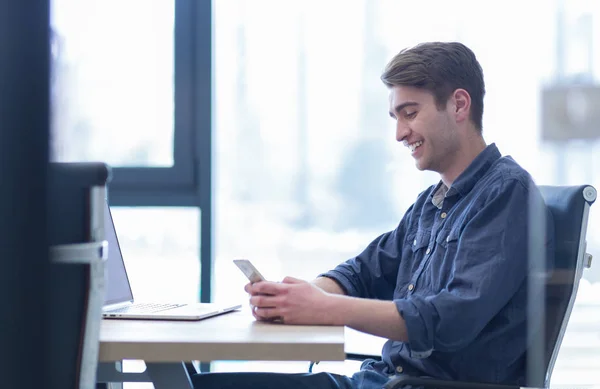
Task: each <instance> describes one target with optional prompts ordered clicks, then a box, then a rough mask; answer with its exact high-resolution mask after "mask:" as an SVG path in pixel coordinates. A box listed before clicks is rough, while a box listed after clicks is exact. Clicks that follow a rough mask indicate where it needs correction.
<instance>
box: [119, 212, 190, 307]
mask: <svg viewBox="0 0 600 389" xmlns="http://www.w3.org/2000/svg"><path fill="white" fill-rule="evenodd" d="M111 213H112V216H113V221H114V224H115V229H116V230H117V235H118V239H119V246H120V248H121V253H122V255H123V260H124V261H125V266H126V268H127V275H128V277H129V282H130V284H131V289H132V290H133V296H134V298H135V299H136V301H151V302H197V301H199V294H198V290H199V289H200V260H199V253H200V247H199V246H200V245H199V242H200V211H199V209H198V208H195V207H168V208H167V207H112V208H111Z"/></svg>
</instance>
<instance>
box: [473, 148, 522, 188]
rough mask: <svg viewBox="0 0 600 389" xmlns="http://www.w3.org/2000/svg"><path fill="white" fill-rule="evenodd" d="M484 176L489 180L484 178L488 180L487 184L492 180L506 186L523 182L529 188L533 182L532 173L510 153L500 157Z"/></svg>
mask: <svg viewBox="0 0 600 389" xmlns="http://www.w3.org/2000/svg"><path fill="white" fill-rule="evenodd" d="M484 178H487V180H483V181H487V182H485V184H486V185H489V184H490V181H491V182H493V183H495V184H496V185H498V186H501V187H505V186H506V185H507V184H512V185H515V184H521V185H523V187H524V188H525V189H526V190H527V189H529V188H530V187H531V185H532V184H533V178H532V177H531V174H529V172H528V171H527V170H526V169H525V168H523V167H522V166H521V165H519V163H517V161H515V160H514V159H513V158H512V157H511V156H510V155H507V156H503V157H501V158H498V160H497V161H496V162H495V163H494V164H493V165H492V167H491V168H490V169H489V170H488V174H486V177H484Z"/></svg>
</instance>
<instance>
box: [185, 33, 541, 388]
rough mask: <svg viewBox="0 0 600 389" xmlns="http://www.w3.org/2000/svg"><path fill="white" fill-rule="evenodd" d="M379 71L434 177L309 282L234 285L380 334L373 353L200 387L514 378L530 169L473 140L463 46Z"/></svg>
mask: <svg viewBox="0 0 600 389" xmlns="http://www.w3.org/2000/svg"><path fill="white" fill-rule="evenodd" d="M381 79H382V81H383V82H384V84H385V85H386V86H387V87H388V88H389V91H390V99H389V101H390V107H389V114H390V116H391V117H392V119H393V120H394V122H395V129H396V140H397V141H398V142H401V143H402V144H404V145H405V146H406V147H408V149H409V150H410V152H411V154H412V156H413V158H414V160H415V163H416V166H417V168H418V169H419V170H431V171H435V172H437V173H439V175H440V182H439V183H438V184H437V185H434V186H432V187H430V188H428V189H427V190H425V191H424V192H422V193H421V194H420V195H419V196H418V197H417V199H416V201H415V203H414V204H413V205H412V206H411V207H410V208H409V209H408V210H407V211H406V213H405V215H404V217H403V218H402V220H401V221H400V224H399V225H398V227H397V228H396V229H394V230H392V231H389V232H386V233H384V234H382V235H381V236H379V237H377V238H376V239H375V240H374V241H373V242H372V243H371V244H370V245H369V246H368V247H367V248H366V249H365V250H364V251H363V252H362V253H360V254H359V255H357V256H356V257H354V258H351V259H349V260H348V261H346V262H345V263H342V264H340V265H339V266H337V267H336V268H335V269H333V270H331V271H329V272H327V273H325V274H322V275H321V276H319V277H317V278H316V279H315V280H313V281H312V282H306V281H301V280H298V279H295V278H291V277H287V278H285V279H284V280H283V281H282V282H280V283H276V282H259V283H255V284H249V285H247V286H246V291H247V292H248V293H249V294H250V296H251V297H250V304H251V306H252V307H253V314H254V316H255V317H256V319H257V320H280V321H282V322H283V323H285V324H290V325H293V324H320V325H345V326H349V327H352V328H354V329H357V330H360V331H364V332H367V333H370V334H374V335H378V336H381V337H385V338H387V339H389V341H388V342H387V343H386V344H385V346H384V347H383V350H382V361H375V360H369V361H365V362H364V363H363V365H362V367H361V370H360V371H359V372H357V373H356V374H354V375H353V376H352V377H346V376H340V375H335V374H329V373H317V374H294V375H288V374H273V373H233V374H218V373H215V374H202V375H198V376H195V377H194V382H195V384H196V385H197V387H198V388H212V387H215V388H217V387H218V388H229V387H231V388H254V387H256V388H281V387H285V388H287V389H294V388H365V389H370V388H381V387H382V386H383V385H384V384H385V383H386V382H387V381H388V380H389V379H391V378H393V377H395V376H397V375H399V374H408V375H416V376H429V377H435V378H441V379H450V380H463V381H477V382H491V383H504V384H509V383H511V384H523V383H524V379H525V370H526V369H525V359H526V358H525V352H526V349H527V347H528V337H527V326H528V323H527V289H528V288H527V274H528V270H529V264H528V258H527V251H528V228H529V226H528V204H529V203H530V201H532V200H535V201H542V200H541V195H540V193H539V191H538V190H537V188H536V186H535V185H534V184H533V182H532V180H531V177H530V176H529V174H528V173H527V172H526V171H525V170H524V169H523V168H521V167H520V166H519V165H518V164H517V163H516V162H515V161H514V160H513V159H512V158H510V157H502V156H501V154H500V152H499V150H498V148H497V147H496V146H495V145H494V144H491V145H489V146H488V145H486V142H485V141H484V139H483V136H482V116H483V98H484V94H485V86H484V81H483V72H482V69H481V66H480V65H479V63H478V61H477V59H476V57H475V55H474V54H473V52H472V51H471V50H470V49H469V48H467V47H466V46H464V45H463V44H461V43H456V42H448V43H446V42H432V43H423V44H420V45H418V46H416V47H413V48H409V49H405V50H403V51H401V52H400V53H399V54H397V55H396V56H395V57H394V58H393V59H392V60H391V61H390V63H389V64H388V65H387V67H386V68H385V71H384V72H383V75H382V76H381ZM365 206H366V205H365ZM546 211H547V210H546ZM546 213H547V217H546V219H547V221H548V222H547V223H548V224H547V236H548V237H550V238H549V239H548V240H547V250H548V253H547V257H548V260H549V261H551V260H552V258H553V242H552V237H553V225H552V218H551V216H550V214H549V213H548V212H546Z"/></svg>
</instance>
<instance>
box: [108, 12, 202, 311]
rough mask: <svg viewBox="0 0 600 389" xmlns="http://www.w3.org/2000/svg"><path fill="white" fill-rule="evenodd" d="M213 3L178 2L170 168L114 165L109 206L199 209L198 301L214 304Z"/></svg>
mask: <svg viewBox="0 0 600 389" xmlns="http://www.w3.org/2000/svg"><path fill="white" fill-rule="evenodd" d="M212 19H213V18H212V1H211V0H175V26H174V31H175V33H174V39H175V44H174V47H175V49H174V69H175V74H174V105H175V116H174V127H173V131H174V142H173V143H174V144H173V146H174V147H173V159H174V164H173V166H172V167H152V166H148V167H118V166H116V167H113V168H112V180H111V182H110V184H109V194H108V196H109V203H110V205H111V206H128V207H136V206H158V207H198V208H199V209H200V236H199V237H198V238H199V240H200V253H199V255H200V272H201V274H200V290H199V295H200V301H202V302H210V301H211V289H212V263H213V250H212V242H213V228H212V227H213V219H212V214H213V199H212V166H213V164H212V112H213V109H212V102H213V99H212V98H213V77H212V70H213V60H212V41H213V35H212V33H213V28H212Z"/></svg>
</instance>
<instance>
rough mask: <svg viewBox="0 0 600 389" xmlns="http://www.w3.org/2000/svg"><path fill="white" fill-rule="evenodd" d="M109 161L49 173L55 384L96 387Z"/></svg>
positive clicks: (54, 167) (57, 166) (61, 166)
mask: <svg viewBox="0 0 600 389" xmlns="http://www.w3.org/2000/svg"><path fill="white" fill-rule="evenodd" d="M109 174H110V170H109V168H108V166H106V165H105V164H103V163H52V164H50V169H49V174H48V178H49V179H48V231H49V233H48V235H49V244H50V258H51V263H50V270H49V274H48V281H49V288H48V295H47V296H45V297H46V298H47V302H48V304H47V313H46V315H47V317H48V318H49V321H48V322H49V328H48V331H49V334H48V337H47V338H48V342H49V344H48V346H49V347H48V350H49V355H48V356H47V358H46V363H47V366H46V367H47V370H48V373H49V376H48V379H49V382H47V383H46V384H47V385H48V387H52V388H55V387H56V388H65V389H80V388H83V387H93V386H94V385H95V374H96V369H97V360H98V348H99V332H100V320H101V310H102V303H103V301H104V294H103V287H102V285H103V284H104V263H103V262H104V259H105V255H106V247H105V246H106V242H105V236H104V204H105V198H106V184H107V182H108V180H109Z"/></svg>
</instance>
